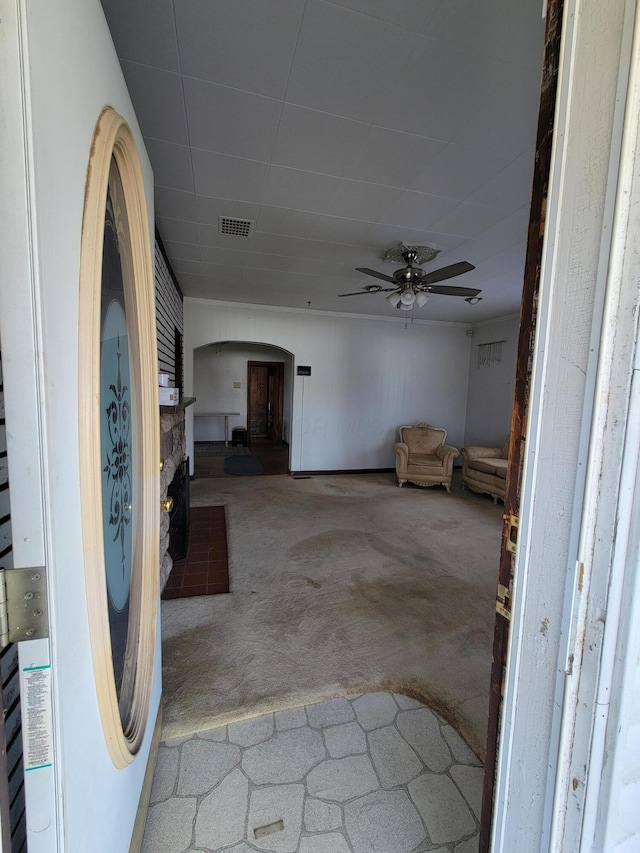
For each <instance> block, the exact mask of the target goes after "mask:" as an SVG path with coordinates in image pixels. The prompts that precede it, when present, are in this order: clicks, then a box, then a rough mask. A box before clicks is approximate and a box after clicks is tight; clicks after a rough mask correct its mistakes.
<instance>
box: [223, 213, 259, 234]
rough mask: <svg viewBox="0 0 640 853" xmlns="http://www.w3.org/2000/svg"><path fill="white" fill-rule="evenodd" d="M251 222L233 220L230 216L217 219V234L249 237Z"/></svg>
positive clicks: (247, 220) (248, 220)
mask: <svg viewBox="0 0 640 853" xmlns="http://www.w3.org/2000/svg"><path fill="white" fill-rule="evenodd" d="M252 227H253V222H252V221H251V220H250V219H234V218H233V217H231V216H219V217H218V232H219V233H220V234H228V235H229V236H230V237H250V236H251V229H252Z"/></svg>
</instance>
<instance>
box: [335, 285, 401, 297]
mask: <svg viewBox="0 0 640 853" xmlns="http://www.w3.org/2000/svg"><path fill="white" fill-rule="evenodd" d="M397 289H398V288H397V287H381V288H380V289H379V290H356V291H355V293H339V294H338V296H362V294H363V293H391V292H392V291H394V290H397Z"/></svg>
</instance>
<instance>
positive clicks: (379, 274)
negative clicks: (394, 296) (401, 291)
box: [356, 267, 396, 284]
mask: <svg viewBox="0 0 640 853" xmlns="http://www.w3.org/2000/svg"><path fill="white" fill-rule="evenodd" d="M356 272H363V273H364V274H365V275H372V276H373V277H374V278H381V279H382V280H383V281H390V282H391V284H395V281H396V280H395V278H391V276H390V275H385V274H384V273H383V272H378V271H377V270H370V269H369V268H368V267H356Z"/></svg>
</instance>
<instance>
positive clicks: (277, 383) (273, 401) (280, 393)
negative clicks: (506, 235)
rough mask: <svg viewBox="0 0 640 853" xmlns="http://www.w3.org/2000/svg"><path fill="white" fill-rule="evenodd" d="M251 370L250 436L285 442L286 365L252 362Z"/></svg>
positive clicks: (248, 415) (249, 393)
mask: <svg viewBox="0 0 640 853" xmlns="http://www.w3.org/2000/svg"><path fill="white" fill-rule="evenodd" d="M247 371H248V379H247V388H248V400H247V423H248V435H247V438H248V440H249V441H250V440H251V439H256V438H258V439H260V438H262V439H265V440H267V441H274V442H278V441H282V411H283V401H284V364H283V362H281V361H276V362H271V361H249V362H248V363H247Z"/></svg>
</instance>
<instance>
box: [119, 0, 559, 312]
mask: <svg viewBox="0 0 640 853" xmlns="http://www.w3.org/2000/svg"><path fill="white" fill-rule="evenodd" d="M102 5H103V7H104V10H105V13H106V16H107V20H108V22H109V26H110V28H111V32H112V35H113V38H114V41H115V44H116V49H117V51H118V56H119V57H120V60H121V63H122V68H123V70H124V74H125V77H126V80H127V84H128V86H129V90H130V92H131V97H132V99H133V103H134V106H135V109H136V113H137V116H138V119H139V122H140V126H141V128H142V132H143V134H144V137H145V142H146V145H147V150H148V152H149V157H150V158H151V163H152V166H153V170H154V173H155V182H156V216H157V225H158V230H159V232H160V235H161V237H162V239H163V242H164V244H165V247H166V251H167V254H168V256H169V259H170V260H171V263H172V266H173V268H174V271H175V273H176V276H177V278H178V281H179V282H180V286H181V287H182V290H183V292H184V294H185V295H186V296H198V297H206V298H211V299H222V300H229V301H234V302H249V303H258V304H266V305H282V306H291V307H296V308H307V307H309V305H308V303H311V308H312V309H320V310H329V311H347V312H350V313H362V314H380V315H390V314H393V313H394V309H393V308H391V307H390V306H389V305H388V303H387V302H386V301H385V300H384V298H383V295H381V294H375V295H365V296H353V297H347V298H338V294H340V293H345V292H349V291H354V290H360V289H362V288H363V287H364V286H365V285H367V284H374V283H376V279H373V278H370V277H368V276H365V275H363V274H362V273H358V272H356V271H355V269H354V267H356V266H359V267H372V268H374V269H377V270H379V271H381V272H384V273H387V274H391V273H393V271H394V270H395V269H396V268H397V267H398V266H401V265H400V264H391V263H389V262H384V261H382V256H383V255H384V253H385V251H386V250H387V249H388V248H390V247H391V246H393V245H395V244H397V243H398V242H400V241H403V242H405V243H409V244H428V245H431V246H435V247H436V248H438V249H440V250H441V254H440V255H439V256H438V257H437V258H436V259H435V260H434V261H432V262H431V263H430V264H428V265H425V269H426V270H427V271H431V270H435V269H438V268H439V267H442V266H445V265H447V264H450V263H455V262H457V261H469V262H470V263H472V264H474V265H475V267H476V269H475V270H473V271H472V272H470V273H467V274H465V275H464V276H461V277H459V278H456V279H453V280H451V281H450V282H447V284H452V285H460V286H463V287H477V288H480V289H481V290H482V294H481V295H482V297H483V299H482V302H480V304H478V305H475V306H471V305H469V304H467V303H466V302H465V301H464V300H463V299H461V298H459V297H451V296H432V297H431V298H430V301H429V303H428V304H427V305H426V306H425V307H424V308H422V309H416V311H415V316H416V317H420V318H425V319H428V318H430V319H436V320H451V321H460V322H475V321H478V320H484V319H489V318H492V317H499V316H503V315H505V314H509V313H512V312H514V311H517V310H518V307H519V299H520V290H521V285H522V273H523V264H524V254H525V240H526V233H527V223H528V208H529V195H530V184H531V173H532V165H533V150H534V143H535V131H536V121H537V105H538V96H539V87H540V69H541V64H542V36H543V21H542V17H541V7H542V0H516V2H514V0H485V2H482V3H480V2H478V0H331V2H329V0H173V2H172V0H137V2H131V0H102ZM219 216H229V217H238V218H241V219H249V220H252V221H253V222H254V223H255V224H254V226H253V231H252V236H251V237H250V238H242V237H230V236H223V235H221V234H219V233H218V217H219ZM403 313H404V312H403Z"/></svg>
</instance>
